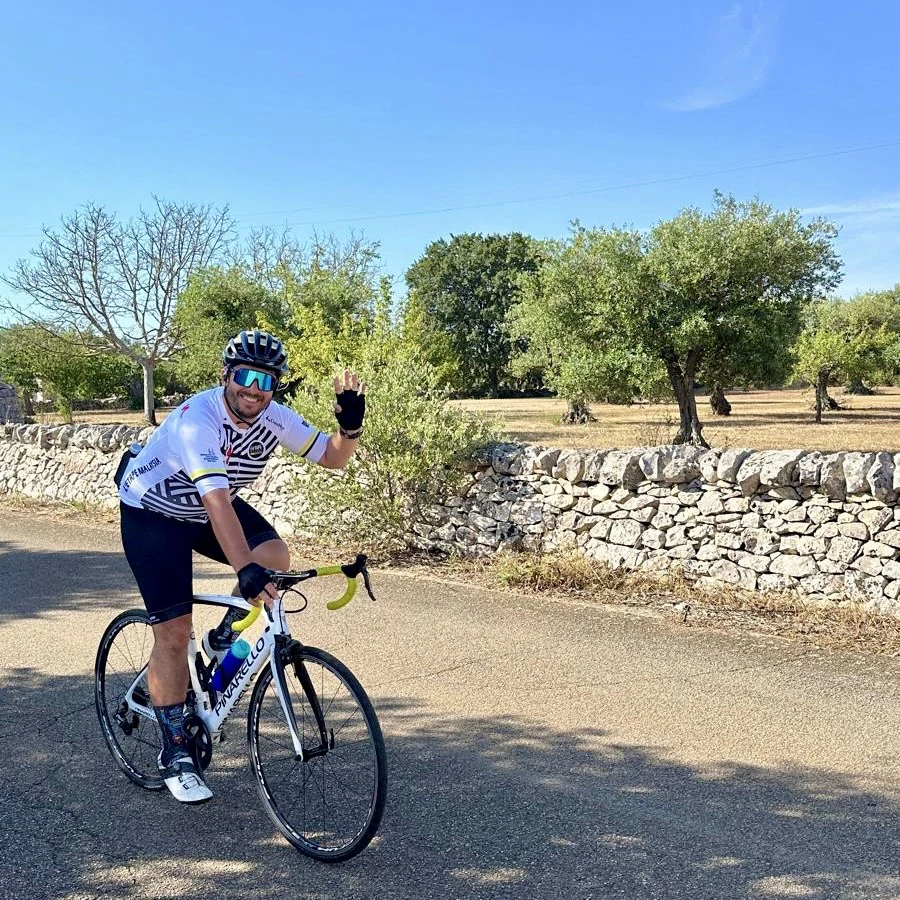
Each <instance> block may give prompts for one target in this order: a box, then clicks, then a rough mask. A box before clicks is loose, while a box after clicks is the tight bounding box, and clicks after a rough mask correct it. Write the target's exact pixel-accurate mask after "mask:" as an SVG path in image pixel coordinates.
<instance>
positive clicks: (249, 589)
mask: <svg viewBox="0 0 900 900" xmlns="http://www.w3.org/2000/svg"><path fill="white" fill-rule="evenodd" d="M237 577H238V586H239V588H240V591H241V596H242V597H243V598H244V599H245V600H248V601H249V600H255V599H256V598H257V597H258V596H259V595H260V594H261V593H263V591H264V590H265V588H266V585H267V584H268V583H269V582H270V581H271V580H272V573H271V572H270V571H269V570H268V569H266V568H264V567H263V566H261V565H259V564H258V563H255V562H252V563H247V565H246V566H244V567H243V568H242V569H239V570H238V573H237Z"/></svg>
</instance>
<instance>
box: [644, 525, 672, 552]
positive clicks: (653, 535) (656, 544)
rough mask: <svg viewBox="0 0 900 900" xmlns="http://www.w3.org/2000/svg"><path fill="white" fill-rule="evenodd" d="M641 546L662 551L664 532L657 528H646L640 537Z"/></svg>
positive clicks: (664, 543) (664, 538)
mask: <svg viewBox="0 0 900 900" xmlns="http://www.w3.org/2000/svg"><path fill="white" fill-rule="evenodd" d="M641 546H642V547H648V548H650V549H653V550H662V549H663V548H664V547H665V546H666V535H665V532H663V531H660V530H659V529H658V528H648V529H647V530H646V531H645V532H644V533H643V534H642V535H641Z"/></svg>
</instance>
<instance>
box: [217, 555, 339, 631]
mask: <svg viewBox="0 0 900 900" xmlns="http://www.w3.org/2000/svg"><path fill="white" fill-rule="evenodd" d="M342 574H343V571H342V570H341V567H340V566H322V567H321V568H320V569H316V575H342ZM355 594H356V579H355V578H348V579H347V590H346V591H344V595H343V596H342V597H338V598H337V600H329V602H328V603H326V604H325V606H327V607H328V609H331V610H335V609H340V608H341V607H342V606H346V605H347V604H348V603H349V602H350V601H351V600H352V599H353V597H354V595H355ZM262 609H263V605H262V604H261V603H260V605H259V606H255V607H253V609H251V610H250V612H248V613H247V615H246V616H244V618H243V619H240V620H238V621H237V622H235V623H234V624H233V625H232V626H231V627H232V629H233V630H234V631H246V630H247V629H248V628H249V627H250V626H251V625H252V624H253V623H254V622H255V621H256V620H257V619H258V618H259V614H260V613H261V612H262Z"/></svg>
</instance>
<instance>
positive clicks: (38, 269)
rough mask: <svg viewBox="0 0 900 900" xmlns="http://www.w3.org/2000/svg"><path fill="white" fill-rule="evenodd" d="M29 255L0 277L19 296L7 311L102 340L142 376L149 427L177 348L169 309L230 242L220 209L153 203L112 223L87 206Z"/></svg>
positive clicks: (88, 338)
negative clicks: (163, 366) (165, 366)
mask: <svg viewBox="0 0 900 900" xmlns="http://www.w3.org/2000/svg"><path fill="white" fill-rule="evenodd" d="M43 233H44V237H43V240H42V241H41V243H40V245H39V246H38V247H37V249H35V250H33V251H32V252H31V258H30V259H22V260H19V261H18V262H17V263H16V264H15V266H14V267H13V270H12V272H11V274H10V275H8V276H6V277H5V278H4V279H3V280H4V281H5V282H6V284H7V285H9V286H10V287H11V288H13V289H14V290H16V291H18V292H20V293H21V294H22V295H24V296H25V297H27V302H17V301H9V302H7V303H6V304H5V308H6V309H7V310H9V311H12V312H13V313H14V314H16V315H17V317H18V318H20V319H21V320H23V321H26V322H42V323H44V324H46V325H48V326H49V327H50V328H52V329H54V330H56V331H58V332H62V331H65V332H67V333H69V334H72V335H73V336H75V337H76V338H77V339H79V340H81V341H82V342H84V343H85V344H88V343H89V342H93V341H100V342H101V344H102V346H103V347H105V348H106V349H107V350H109V351H111V352H113V353H117V354H119V355H121V356H123V357H125V358H126V359H128V360H131V361H132V362H133V363H135V364H136V365H138V366H140V368H141V370H142V371H143V381H144V414H145V415H146V417H147V421H148V422H150V423H151V424H155V422H156V417H155V412H154V398H153V386H154V370H155V368H156V366H157V364H158V363H160V362H161V361H162V360H165V359H170V358H171V357H172V356H174V355H175V354H176V353H177V352H178V351H179V349H180V346H181V338H182V335H181V333H180V330H179V328H178V327H177V326H176V323H175V321H174V314H175V303H176V300H177V298H178V296H179V295H180V294H181V292H182V291H183V290H184V289H185V287H186V286H187V283H188V279H189V277H190V276H191V274H192V273H194V272H196V271H198V270H200V269H204V268H206V267H207V266H209V265H211V264H213V263H214V262H216V260H217V259H218V258H219V257H220V256H221V255H222V254H223V253H224V252H225V250H226V249H227V247H228V245H229V243H230V242H231V240H232V238H233V226H232V220H231V218H230V216H229V214H228V211H227V208H226V209H215V208H213V207H211V206H196V205H192V204H178V203H170V202H166V201H163V200H160V199H158V198H157V199H155V200H154V205H153V207H152V208H151V209H149V210H143V209H142V210H141V211H140V212H139V213H138V215H137V216H136V217H135V218H133V219H131V220H129V221H127V222H120V221H118V220H117V219H116V217H115V215H113V214H112V213H110V212H108V211H107V210H106V209H104V208H103V207H101V206H95V205H93V204H87V205H86V206H84V207H82V208H80V209H78V210H76V211H75V212H74V213H72V214H71V215H69V216H65V217H63V219H62V223H61V225H60V227H58V228H55V229H54V228H44V230H43Z"/></svg>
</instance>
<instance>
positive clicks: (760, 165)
mask: <svg viewBox="0 0 900 900" xmlns="http://www.w3.org/2000/svg"><path fill="white" fill-rule="evenodd" d="M897 146H900V141H887V142H885V143H883V144H868V145H866V146H863V147H848V148H846V149H843V150H831V151H829V152H826V153H811V154H807V155H805V156H790V157H785V158H783V159H776V160H769V161H768V162H761V163H749V164H747V165H742V166H733V167H731V168H727V169H716V170H713V171H710V172H696V173H694V174H691V175H674V176H671V177H668V178H654V179H650V180H647V181H631V182H626V183H624V184H616V185H609V186H607V187H601V188H588V189H585V190H578V191H566V192H563V193H556V194H541V195H538V196H532V197H520V198H517V199H515V200H495V201H491V202H487V203H473V204H468V205H461V206H444V207H435V208H432V209H422V210H416V211H414V212H402V213H379V214H376V215H371V216H353V217H347V218H341V219H324V220H322V219H319V220H310V221H306V222H287V223H284V225H285V226H286V227H293V226H297V225H336V224H346V223H352V222H371V221H376V220H379V219H404V218H413V217H416V216H430V215H439V214H440V213H447V212H461V211H465V210H472V209H489V208H492V207H497V206H512V205H516V204H522V203H539V202H541V201H543V200H561V199H565V198H566V197H582V196H586V195H588V194H608V193H612V192H613V191H625V190H629V189H631V188H637V187H652V186H653V185H658V184H672V183H674V182H678V181H690V180H693V179H698V178H711V177H714V176H716V175H729V174H732V173H734V172H748V171H751V170H754V169H765V168H770V167H773V166H784V165H788V164H790V163H795V162H809V161H811V160H816V159H827V158H829V157H833V156H844V155H847V154H849V153H862V152H864V151H867V150H880V149H883V148H885V147H897ZM298 211H299V210H298Z"/></svg>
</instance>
